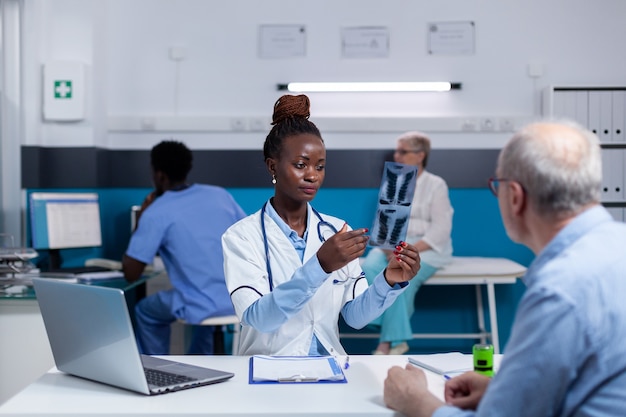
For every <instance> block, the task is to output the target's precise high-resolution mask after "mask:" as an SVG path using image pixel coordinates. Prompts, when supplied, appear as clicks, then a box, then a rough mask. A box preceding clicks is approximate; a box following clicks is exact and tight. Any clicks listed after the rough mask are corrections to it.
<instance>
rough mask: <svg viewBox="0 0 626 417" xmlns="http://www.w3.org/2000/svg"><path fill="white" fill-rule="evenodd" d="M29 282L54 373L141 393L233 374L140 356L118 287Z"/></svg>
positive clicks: (41, 280) (205, 382)
mask: <svg viewBox="0 0 626 417" xmlns="http://www.w3.org/2000/svg"><path fill="white" fill-rule="evenodd" d="M33 284H34V287H35V294H36V297H37V301H38V303H39V307H40V309H41V315H42V317H43V321H44V325H45V327H46V332H47V333H48V339H49V341H50V347H51V348H52V355H53V356H54V361H55V363H56V366H57V368H58V369H59V370H60V371H63V372H66V373H68V374H71V375H75V376H78V377H82V378H86V379H90V380H92V381H97V382H101V383H104V384H108V385H113V386H116V387H120V388H124V389H127V390H131V391H137V392H140V393H142V394H146V395H155V394H163V393H166V392H171V391H178V390H181V389H186V388H193V387H197V386H201V385H208V384H213V383H216V382H222V381H225V380H227V379H229V378H232V377H233V376H234V374H233V373H230V372H224V371H220V370H215V369H208V368H203V367H199V366H193V365H187V364H184V363H180V362H174V361H170V360H165V359H160V358H156V357H153V356H148V355H141V354H140V353H139V349H138V348H137V343H136V341H135V334H134V331H133V327H132V323H131V320H130V316H129V314H128V307H127V305H126V299H125V297H124V292H123V291H122V290H120V289H117V288H108V287H101V286H94V285H83V284H75V283H70V282H65V281H59V280H53V279H45V278H33ZM152 378H154V379H152ZM149 379H150V380H149Z"/></svg>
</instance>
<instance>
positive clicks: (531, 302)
mask: <svg viewBox="0 0 626 417" xmlns="http://www.w3.org/2000/svg"><path fill="white" fill-rule="evenodd" d="M601 172H602V168H601V158H600V146H599V143H598V139H597V137H596V136H595V135H593V134H591V133H590V132H588V131H586V130H584V129H582V128H580V127H577V126H575V125H573V124H570V123H565V122H564V123H553V122H542V123H536V124H532V125H530V126H528V127H526V128H525V129H523V130H522V131H520V132H518V133H517V134H515V135H514V136H513V138H512V139H511V140H510V141H509V142H508V144H507V145H506V146H505V147H504V149H503V150H502V151H501V153H500V156H499V159H498V165H497V171H496V174H497V176H496V178H492V179H491V180H490V182H489V183H490V187H491V190H492V191H493V193H494V194H495V195H496V196H497V198H498V204H499V206H500V213H501V214H502V221H503V222H504V226H505V228H506V231H507V234H508V236H509V237H510V238H511V239H512V240H513V241H515V242H519V243H522V244H524V245H526V246H528V247H529V248H530V249H531V250H532V251H533V252H534V253H535V254H536V258H535V260H534V261H533V262H532V264H531V265H530V267H529V268H528V271H527V273H526V276H525V277H524V282H525V283H526V286H527V290H526V293H525V295H524V297H523V298H522V300H521V301H520V304H519V306H518V310H517V315H516V317H515V321H514V323H513V329H512V333H511V338H510V340H509V343H508V345H507V347H506V350H505V352H504V357H503V361H502V364H501V368H500V370H499V372H498V373H497V374H496V376H495V377H494V378H493V380H491V379H489V378H488V377H484V376H481V375H478V374H476V373H474V372H468V373H465V374H463V375H461V376H458V377H456V378H453V379H451V380H450V381H447V383H446V388H445V394H444V395H445V400H446V402H447V404H443V403H442V402H441V401H439V400H438V399H437V398H436V397H435V396H433V395H432V394H431V393H430V392H429V391H428V388H427V386H426V378H425V375H424V374H423V372H422V371H421V370H419V369H417V368H414V367H411V366H407V367H406V368H405V369H403V368H400V367H394V368H391V369H390V370H389V373H388V377H387V379H386V381H385V388H384V398H385V403H386V404H387V406H389V407H390V408H392V409H394V410H398V411H400V412H402V413H404V414H406V415H408V416H431V415H434V416H437V417H441V416H472V415H477V416H485V415H490V416H507V417H512V416H623V415H625V413H626V354H625V350H624V340H626V302H624V294H626V225H625V224H623V223H618V222H615V221H613V219H612V218H611V216H610V214H609V213H608V212H607V211H606V210H605V209H604V208H603V207H602V206H601V205H600V203H599V201H600V182H601V175H602V174H601Z"/></svg>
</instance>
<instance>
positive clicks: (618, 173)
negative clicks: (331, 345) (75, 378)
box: [0, 0, 626, 403]
mask: <svg viewBox="0 0 626 417" xmlns="http://www.w3.org/2000/svg"><path fill="white" fill-rule="evenodd" d="M0 5H1V8H0V12H1V13H2V16H1V20H0V24H1V25H2V32H1V33H2V38H1V44H0V48H1V55H2V56H1V62H2V67H1V69H0V70H1V75H2V78H1V82H2V84H1V93H2V95H1V108H0V110H1V130H0V134H1V142H0V143H1V147H0V158H1V167H0V179H1V190H0V203H1V212H0V232H1V233H4V234H7V235H11V236H13V239H14V244H15V245H16V246H26V247H30V246H32V245H33V240H32V239H33V238H32V234H31V230H32V226H33V225H32V223H31V222H32V219H33V218H32V217H31V216H30V213H31V202H32V200H31V198H30V197H31V194H32V193H37V192H71V193H76V192H81V193H82V192H85V193H95V195H97V197H98V204H99V221H100V226H101V231H100V233H101V243H100V244H98V245H94V246H90V247H85V248H74V249H63V250H61V251H60V254H61V259H62V261H63V265H64V266H78V265H82V264H84V262H85V261H86V260H88V259H91V258H106V259H113V260H121V257H122V254H123V253H124V250H125V249H126V245H127V243H128V239H129V236H130V233H131V225H130V222H131V217H130V212H131V207H132V206H133V205H138V204H141V202H142V201H143V198H144V197H145V195H146V194H148V193H149V192H150V191H151V177H150V166H149V151H150V149H151V148H152V146H153V145H155V144H156V143H158V142H159V141H161V140H163V139H168V138H173V139H176V140H180V141H183V142H185V143H186V144H187V146H189V147H190V148H191V149H192V150H193V152H194V157H195V160H194V168H193V170H192V172H191V177H190V180H191V181H193V182H202V183H211V184H216V185H220V186H223V187H226V188H227V189H228V190H229V191H230V192H231V193H232V194H233V195H234V197H235V198H236V200H237V202H238V203H239V204H240V205H241V207H242V208H243V209H244V210H245V211H246V213H248V214H251V213H253V212H255V211H256V210H258V209H259V208H260V207H261V205H262V204H263V203H264V202H265V201H266V199H267V198H268V197H269V196H271V195H272V184H271V178H270V176H269V175H268V174H267V172H266V169H265V165H264V161H263V154H262V146H263V141H264V139H265V136H266V135H267V133H268V132H269V130H270V128H271V126H270V121H271V120H270V119H271V113H272V106H273V104H274V102H275V101H276V99H277V98H278V97H280V96H281V95H282V94H284V93H285V91H282V90H279V89H278V87H277V86H278V85H279V84H287V83H289V82H314V81H326V82H340V81H350V82H355V81H362V82H373V81H379V82H396V81H411V82H417V81H424V82H425V81H444V82H452V83H456V84H457V86H458V87H459V88H456V89H451V90H450V91H445V92H334V93H332V92H314V93H307V95H308V96H309V97H310V99H311V103H312V105H311V107H312V114H311V120H312V121H313V122H314V123H316V124H317V126H318V127H319V128H320V130H321V132H322V135H323V138H324V141H325V143H326V146H327V152H328V155H327V158H328V165H327V175H326V182H325V184H324V186H323V188H322V189H321V190H320V192H319V194H318V196H317V197H316V198H315V200H314V201H313V205H314V207H316V208H317V209H318V210H319V211H321V212H325V213H330V214H332V215H335V216H337V217H340V218H344V219H346V220H347V221H348V223H349V224H350V225H351V226H352V227H355V228H356V227H368V228H371V226H372V222H373V217H374V212H375V209H376V203H377V195H378V187H379V185H380V180H381V173H382V169H383V164H384V161H385V160H390V159H391V151H392V150H393V149H394V147H395V138H396V137H397V136H398V135H399V134H401V133H403V132H405V131H409V130H421V131H424V132H426V133H428V134H429V135H430V137H431V138H432V147H433V151H432V154H431V158H430V161H429V166H428V169H429V171H431V172H433V173H434V174H437V175H439V176H441V177H443V178H444V179H445V180H446V181H447V183H448V186H449V187H450V198H451V201H452V205H453V207H454V219H453V228H452V239H453V246H454V255H455V256H478V257H502V258H508V259H511V260H513V261H515V262H518V263H520V264H522V265H524V266H528V265H529V264H530V262H531V261H532V259H533V254H532V253H531V252H530V251H529V250H527V249H526V248H524V247H522V246H521V245H518V244H515V243H513V242H511V241H510V240H509V239H508V237H507V236H506V233H505V231H504V228H503V226H502V223H501V219H500V215H499V211H498V205H497V200H496V199H495V198H494V197H493V195H492V194H491V193H490V191H489V190H488V189H487V179H488V178H489V177H490V176H492V175H493V174H494V169H495V164H496V158H497V155H498V151H499V150H500V148H501V147H502V146H503V144H504V143H505V142H506V140H507V139H508V138H509V137H510V136H511V135H512V133H513V132H514V130H515V129H516V128H518V127H520V126H521V125H523V124H525V123H527V122H529V121H531V120H536V119H539V118H541V117H546V116H548V117H550V116H564V117H569V118H573V119H576V120H577V121H579V122H580V123H582V124H584V125H586V126H588V127H589V128H590V129H593V130H595V131H596V132H597V133H598V135H599V136H600V139H601V141H602V146H603V160H604V182H605V184H604V186H603V194H602V195H603V202H604V203H605V205H606V206H607V207H609V208H610V211H611V213H612V214H613V215H614V216H615V217H616V218H617V219H619V220H624V218H625V217H626V212H625V211H626V195H625V192H624V185H625V184H624V182H626V173H625V170H624V165H625V161H626V137H625V132H624V130H626V54H625V53H624V49H623V45H622V40H623V39H626V25H625V24H624V17H626V2H624V1H622V0H600V1H597V2H588V1H580V0H574V1H569V0H554V1H550V2H539V1H533V2H527V1H521V0H513V1H508V2H500V1H495V0H468V1H458V0H444V1H438V2H426V1H407V0H388V1H385V2H380V1H372V0H343V1H339V2H337V1H330V0H320V1H316V2H302V1H286V0H265V1H262V2H255V1H251V0H234V1H228V2H215V1H206V0H183V1H181V0H134V1H130V2H129V1H123V0H107V1H96V0H21V1H20V0H1V1H0ZM67 81H69V82H70V83H69V84H67V83H66V82H67ZM59 87H61V88H60V89H59ZM66 87H67V88H68V89H69V92H67V91H65V88H66ZM68 94H69V96H70V97H67V95H68ZM294 94H297V93H294ZM68 103H69V104H68ZM48 252H49V251H48V250H47V249H45V248H42V249H39V250H38V255H39V258H37V259H36V260H35V261H45V258H46V256H48V255H49V253H48ZM198 262H202V260H201V259H199V260H198ZM495 291H496V296H497V300H498V304H497V313H498V327H499V329H498V330H499V334H500V345H501V349H502V350H503V349H504V348H505V347H506V342H507V339H508V335H509V329H510V325H511V322H512V320H513V317H514V314H515V310H516V306H517V303H518V301H519V299H520V297H521V296H522V294H523V292H524V284H523V283H522V282H521V280H517V281H516V282H515V283H514V284H511V285H498V286H497V287H496V289H495ZM475 309H476V300H475V298H474V288H473V287H471V286H431V287H429V286H424V287H423V288H422V289H420V291H419V292H418V295H417V298H416V312H415V314H414V316H413V319H412V324H413V329H414V331H416V332H424V333H434V332H440V331H445V332H451V333H461V332H474V331H476V314H475ZM36 313H37V307H36V301H33V300H30V302H29V300H19V299H14V297H10V296H7V295H5V294H3V295H2V299H0V324H1V326H2V327H1V329H0V330H1V331H2V336H0V345H1V347H0V365H1V366H0V403H1V402H3V401H4V400H6V399H7V398H8V396H10V395H12V394H14V393H15V392H17V390H19V389H20V388H21V387H23V386H25V385H26V384H28V383H30V382H32V380H34V379H36V378H37V376H38V375H40V374H41V373H43V372H45V371H46V370H47V369H49V368H50V367H51V366H52V365H53V362H52V359H51V354H50V352H49V349H47V347H46V343H47V340H46V338H45V332H44V330H43V323H42V322H41V319H40V317H37V314H36ZM346 332H349V330H346ZM474 342H475V341H474V340H468V339H420V340H417V339H416V340H412V341H410V346H411V352H421V353H430V352H443V351H451V350H460V351H464V352H468V351H469V350H471V346H472V344H473V343H474ZM343 343H344V345H345V346H346V349H347V350H348V352H349V353H353V354H358V353H365V354H367V353H370V352H371V351H372V350H373V348H374V347H375V345H376V343H377V341H376V340H375V339H371V338H369V339H368V338H346V339H345V340H343ZM22 365H26V366H27V367H28V366H29V367H30V368H31V373H30V374H29V375H28V376H27V377H26V380H23V381H19V382H18V383H15V382H13V381H7V378H6V376H7V375H10V374H12V373H13V372H12V371H13V370H14V369H15V367H16V366H22Z"/></svg>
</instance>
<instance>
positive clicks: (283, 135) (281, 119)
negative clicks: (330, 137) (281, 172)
mask: <svg viewBox="0 0 626 417" xmlns="http://www.w3.org/2000/svg"><path fill="white" fill-rule="evenodd" d="M310 107H311V102H310V101H309V98H308V97H307V96H305V95H304V94H301V95H299V96H290V95H284V96H282V97H281V98H279V99H278V100H277V101H276V103H274V114H273V115H272V125H273V126H272V130H270V133H269V134H268V135H267V137H266V138H265V143H264V144H263V156H264V157H265V160H266V161H267V159H268V158H274V159H277V158H280V154H281V152H282V150H283V144H284V141H285V139H287V138H290V137H294V136H299V135H302V134H310V135H314V136H317V137H318V138H320V140H321V141H322V143H323V142H324V140H323V139H322V135H321V134H320V131H319V129H318V128H317V126H315V124H314V123H313V122H312V121H310V120H309V115H310Z"/></svg>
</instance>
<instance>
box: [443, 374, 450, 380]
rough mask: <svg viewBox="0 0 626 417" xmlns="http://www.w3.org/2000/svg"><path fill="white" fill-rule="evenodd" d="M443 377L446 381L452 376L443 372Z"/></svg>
mask: <svg viewBox="0 0 626 417" xmlns="http://www.w3.org/2000/svg"><path fill="white" fill-rule="evenodd" d="M443 379H445V380H446V381H448V380H450V379H452V377H451V376H450V375H446V374H443Z"/></svg>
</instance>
